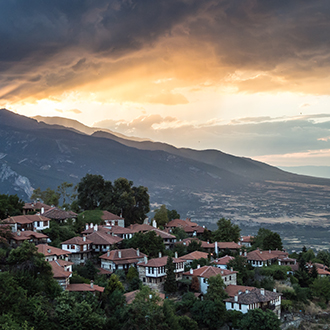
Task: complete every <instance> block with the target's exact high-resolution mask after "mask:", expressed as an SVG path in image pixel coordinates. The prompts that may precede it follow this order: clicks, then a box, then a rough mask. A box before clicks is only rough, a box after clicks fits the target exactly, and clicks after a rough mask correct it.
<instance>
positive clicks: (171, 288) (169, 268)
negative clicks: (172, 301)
mask: <svg viewBox="0 0 330 330" xmlns="http://www.w3.org/2000/svg"><path fill="white" fill-rule="evenodd" d="M174 270H175V264H174V262H173V259H172V257H168V258H167V263H166V279H165V283H164V290H165V292H168V293H174V292H176V290H177V283H176V277H175V273H174Z"/></svg>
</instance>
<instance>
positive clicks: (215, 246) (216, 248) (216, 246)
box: [214, 242, 218, 254]
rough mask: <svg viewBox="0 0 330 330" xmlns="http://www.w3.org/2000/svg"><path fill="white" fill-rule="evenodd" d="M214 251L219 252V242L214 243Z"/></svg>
mask: <svg viewBox="0 0 330 330" xmlns="http://www.w3.org/2000/svg"><path fill="white" fill-rule="evenodd" d="M214 252H215V253H216V254H218V242H215V243H214Z"/></svg>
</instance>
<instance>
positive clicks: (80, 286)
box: [66, 283, 104, 292]
mask: <svg viewBox="0 0 330 330" xmlns="http://www.w3.org/2000/svg"><path fill="white" fill-rule="evenodd" d="M66 290H67V291H78V292H86V291H89V292H96V291H97V292H103V291H104V288H103V287H101V286H98V285H96V284H94V285H93V286H91V285H90V284H86V283H76V284H69V285H68V287H67V288H66Z"/></svg>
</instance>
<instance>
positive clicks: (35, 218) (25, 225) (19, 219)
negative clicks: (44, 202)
mask: <svg viewBox="0 0 330 330" xmlns="http://www.w3.org/2000/svg"><path fill="white" fill-rule="evenodd" d="M1 223H6V224H9V225H10V226H11V227H12V231H13V232H17V231H18V230H20V231H25V230H43V229H47V228H49V226H50V219H49V218H47V217H44V216H42V215H38V214H34V215H17V216H14V217H9V218H7V219H5V220H3V221H1Z"/></svg>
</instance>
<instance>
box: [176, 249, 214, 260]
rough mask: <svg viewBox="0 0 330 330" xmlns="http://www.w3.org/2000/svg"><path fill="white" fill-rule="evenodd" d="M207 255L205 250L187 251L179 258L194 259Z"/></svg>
mask: <svg viewBox="0 0 330 330" xmlns="http://www.w3.org/2000/svg"><path fill="white" fill-rule="evenodd" d="M207 257H208V253H206V252H201V251H194V252H191V253H188V254H186V255H184V256H182V257H180V258H181V259H184V260H195V259H201V258H204V259H207Z"/></svg>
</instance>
